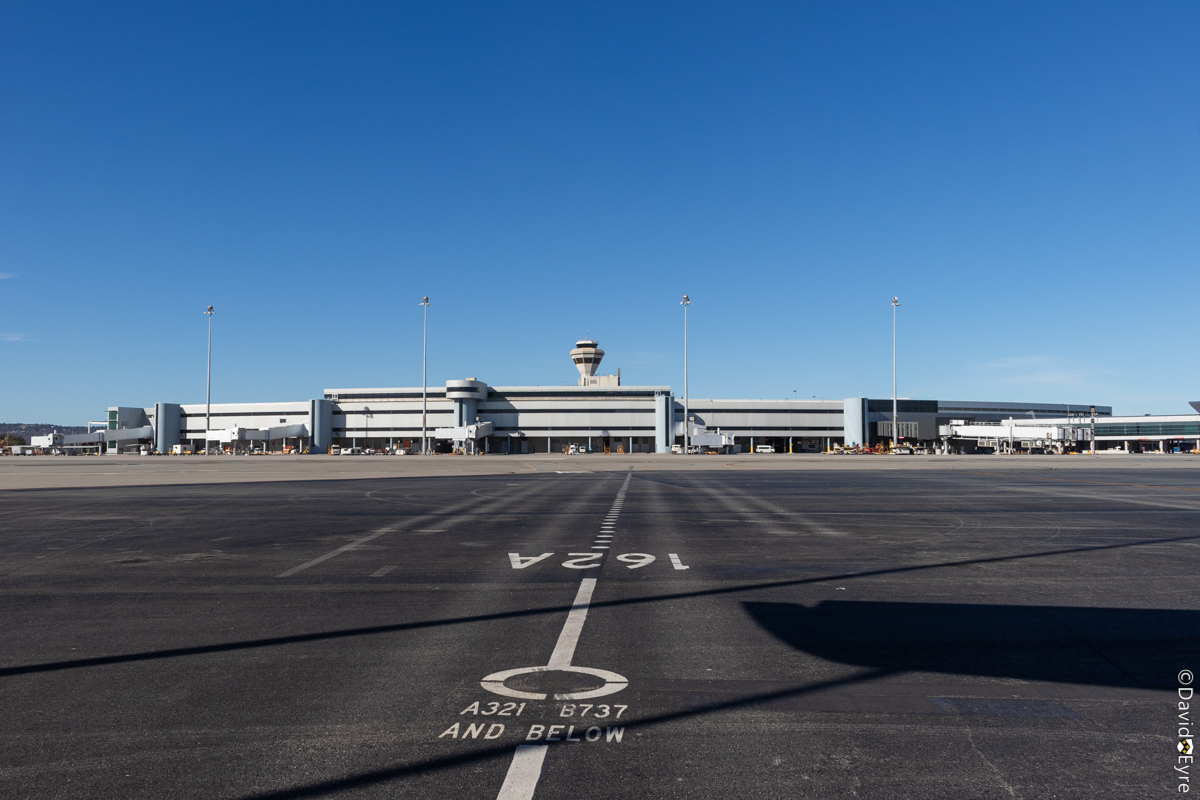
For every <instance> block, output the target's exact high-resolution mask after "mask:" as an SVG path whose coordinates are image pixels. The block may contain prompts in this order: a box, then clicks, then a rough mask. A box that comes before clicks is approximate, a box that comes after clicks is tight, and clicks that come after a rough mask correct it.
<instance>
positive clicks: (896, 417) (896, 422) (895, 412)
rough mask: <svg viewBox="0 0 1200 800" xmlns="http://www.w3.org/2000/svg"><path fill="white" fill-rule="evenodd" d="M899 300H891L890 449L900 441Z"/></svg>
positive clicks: (895, 298) (894, 298)
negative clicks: (897, 323) (897, 394)
mask: <svg viewBox="0 0 1200 800" xmlns="http://www.w3.org/2000/svg"><path fill="white" fill-rule="evenodd" d="M899 305H900V299H899V298H897V297H893V298H892V449H895V447H896V442H897V441H899V440H900V412H899V407H900V403H899V402H898V401H897V400H896V309H897V308H898V307H899Z"/></svg>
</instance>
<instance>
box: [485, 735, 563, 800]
mask: <svg viewBox="0 0 1200 800" xmlns="http://www.w3.org/2000/svg"><path fill="white" fill-rule="evenodd" d="M549 749H550V748H549V747H548V746H547V745H544V744H522V745H518V746H517V752H516V753H514V754H513V760H512V763H511V764H509V765H508V774H507V775H505V776H504V785H503V786H501V787H500V794H498V795H496V800H532V798H533V791H534V789H536V788H537V785H538V779H539V778H541V777H542V763H543V762H544V761H545V760H546V751H547V750H549Z"/></svg>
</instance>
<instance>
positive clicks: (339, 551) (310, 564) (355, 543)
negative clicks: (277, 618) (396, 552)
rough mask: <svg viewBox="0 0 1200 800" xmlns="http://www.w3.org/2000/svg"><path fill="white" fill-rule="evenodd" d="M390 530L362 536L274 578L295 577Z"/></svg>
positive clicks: (382, 529) (386, 529)
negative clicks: (302, 571)
mask: <svg viewBox="0 0 1200 800" xmlns="http://www.w3.org/2000/svg"><path fill="white" fill-rule="evenodd" d="M392 530H393V529H392V528H380V529H379V530H377V531H375V532H374V533H372V534H371V535H369V536H364V537H363V538H361V539H358V540H357V541H353V542H351V543H350V544H347V545H343V546H342V547H339V548H338V549H337V550H334V551H333V552H332V553H326V554H325V555H323V556H318V557H317V558H314V559H313V560H312V561H306V562H305V563H303V564H301V565H300V566H298V567H292V568H291V569H289V570H288V571H287V572H281V573H279V574H278V575H276V576H275V577H276V578H288V577H291V576H292V575H295V574H296V573H297V572H299V571H300V570H304V569H308V568H309V567H315V566H316V565H317V564H320V563H321V562H322V561H327V560H329V559H331V558H333V557H334V556H337V555H341V554H342V553H344V552H346V551H347V550H353V549H354V548H356V547H358V546H359V545H360V544H364V543H366V542H369V541H371V540H372V539H377V538H379V537H380V536H383V535H384V534H385V533H391V532H392Z"/></svg>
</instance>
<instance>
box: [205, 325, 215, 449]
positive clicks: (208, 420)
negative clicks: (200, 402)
mask: <svg viewBox="0 0 1200 800" xmlns="http://www.w3.org/2000/svg"><path fill="white" fill-rule="evenodd" d="M215 313H216V312H215V311H213V307H212V306H209V307H208V308H206V309H205V310H204V315H205V316H206V317H208V377H207V378H206V379H205V381H204V455H208V432H209V431H210V430H212V318H213V314H215Z"/></svg>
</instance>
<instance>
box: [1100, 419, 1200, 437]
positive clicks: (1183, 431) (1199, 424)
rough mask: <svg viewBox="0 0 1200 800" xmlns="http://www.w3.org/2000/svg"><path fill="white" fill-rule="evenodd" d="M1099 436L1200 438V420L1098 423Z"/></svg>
mask: <svg viewBox="0 0 1200 800" xmlns="http://www.w3.org/2000/svg"><path fill="white" fill-rule="evenodd" d="M1096 435H1097V436H1128V437H1130V438H1131V439H1135V438H1137V437H1139V436H1186V437H1189V438H1191V437H1194V436H1200V420H1197V421H1196V422H1132V423H1117V422H1098V423H1096Z"/></svg>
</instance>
